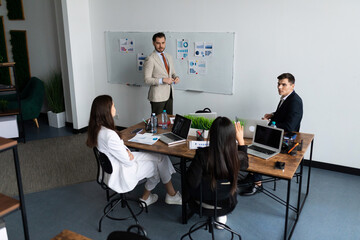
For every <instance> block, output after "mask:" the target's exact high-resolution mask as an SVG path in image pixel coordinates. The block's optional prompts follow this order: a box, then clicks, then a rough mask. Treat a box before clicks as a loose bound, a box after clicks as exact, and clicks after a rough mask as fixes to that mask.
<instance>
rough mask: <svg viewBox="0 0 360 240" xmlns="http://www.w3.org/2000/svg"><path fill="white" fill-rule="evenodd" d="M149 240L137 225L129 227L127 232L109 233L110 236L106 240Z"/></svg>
mask: <svg viewBox="0 0 360 240" xmlns="http://www.w3.org/2000/svg"><path fill="white" fill-rule="evenodd" d="M134 229H135V230H136V232H132V231H133V230H134ZM122 239H126V240H150V238H148V237H147V234H146V231H145V229H144V228H143V227H142V226H140V225H139V224H136V225H132V226H130V227H129V228H128V229H127V231H126V232H125V231H115V232H112V233H110V235H109V236H108V237H107V240H122Z"/></svg>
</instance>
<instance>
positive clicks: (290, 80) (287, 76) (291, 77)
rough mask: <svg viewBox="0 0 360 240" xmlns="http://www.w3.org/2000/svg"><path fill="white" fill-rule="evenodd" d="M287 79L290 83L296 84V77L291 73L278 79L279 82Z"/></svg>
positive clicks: (284, 74)
mask: <svg viewBox="0 0 360 240" xmlns="http://www.w3.org/2000/svg"><path fill="white" fill-rule="evenodd" d="M285 78H287V79H288V80H289V83H291V84H295V77H294V76H293V75H292V74H291V73H283V74H281V75H280V76H278V77H277V79H278V80H283V79H285Z"/></svg>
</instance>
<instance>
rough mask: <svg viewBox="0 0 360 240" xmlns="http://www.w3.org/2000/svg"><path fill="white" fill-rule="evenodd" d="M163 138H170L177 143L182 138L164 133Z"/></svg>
mask: <svg viewBox="0 0 360 240" xmlns="http://www.w3.org/2000/svg"><path fill="white" fill-rule="evenodd" d="M163 135H164V136H165V137H167V138H170V139H171V140H174V141H177V140H181V139H182V138H180V137H178V136H175V135H174V134H172V133H164V134H163Z"/></svg>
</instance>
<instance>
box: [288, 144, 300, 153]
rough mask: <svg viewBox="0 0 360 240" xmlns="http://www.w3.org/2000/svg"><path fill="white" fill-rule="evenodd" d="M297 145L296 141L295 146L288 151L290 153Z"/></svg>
mask: <svg viewBox="0 0 360 240" xmlns="http://www.w3.org/2000/svg"><path fill="white" fill-rule="evenodd" d="M297 145H299V143H296V144H295V146H293V147H292V148H291V149H290V150H289V151H288V153H291V152H292V150H294V149H295V148H296V147H297Z"/></svg>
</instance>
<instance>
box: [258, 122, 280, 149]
mask: <svg viewBox="0 0 360 240" xmlns="http://www.w3.org/2000/svg"><path fill="white" fill-rule="evenodd" d="M281 136H282V130H281V129H278V128H273V127H268V126H261V125H256V131H255V136H254V142H255V143H259V144H262V145H265V146H268V147H272V148H277V149H279V148H280V144H281V143H282V139H281Z"/></svg>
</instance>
